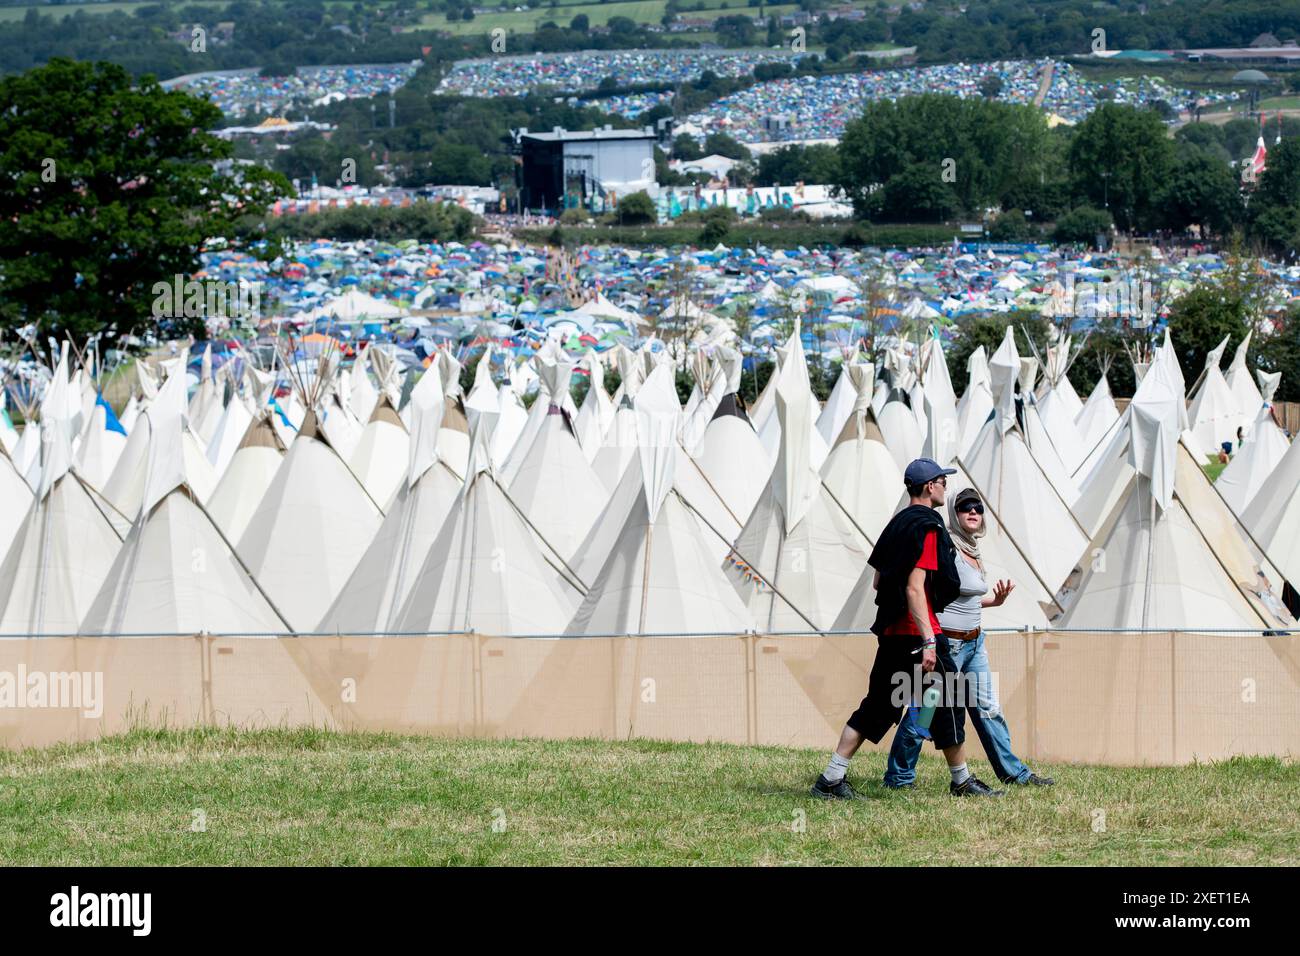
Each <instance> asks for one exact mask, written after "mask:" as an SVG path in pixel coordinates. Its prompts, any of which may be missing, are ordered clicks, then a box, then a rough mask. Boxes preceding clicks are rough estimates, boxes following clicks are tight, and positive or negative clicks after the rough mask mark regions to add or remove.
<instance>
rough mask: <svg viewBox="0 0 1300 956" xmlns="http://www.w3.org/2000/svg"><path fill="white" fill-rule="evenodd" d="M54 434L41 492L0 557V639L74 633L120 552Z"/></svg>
mask: <svg viewBox="0 0 1300 956" xmlns="http://www.w3.org/2000/svg"><path fill="white" fill-rule="evenodd" d="M51 431H52V433H55V434H56V438H55V440H54V442H53V443H52V448H51V453H50V458H51V459H54V460H50V461H47V467H46V469H45V480H44V482H43V487H42V489H41V494H40V495H39V496H37V497H36V499H35V500H34V501H33V503H32V504H31V506H30V508H29V509H28V511H27V515H26V517H25V518H24V520H23V523H22V525H21V526H20V527H19V529H18V532H17V534H16V536H15V538H14V541H13V543H12V545H11V546H10V548H9V549H8V552H7V555H6V556H5V557H4V558H3V559H0V635H15V634H22V635H49V634H75V633H77V629H78V627H79V626H80V625H81V620H82V618H83V616H84V615H85V614H86V612H87V611H88V610H89V609H90V605H91V602H92V601H93V600H94V598H95V595H96V593H97V592H98V591H99V587H100V585H101V584H102V583H103V581H104V578H105V577H106V576H107V574H108V571H109V568H110V567H111V566H112V564H113V559H114V558H115V557H116V556H117V552H118V550H119V549H120V548H121V546H122V538H121V537H120V536H119V534H118V533H117V531H116V529H115V528H114V526H113V524H112V523H111V522H110V521H109V519H108V517H107V514H106V512H105V511H104V508H105V507H107V506H106V505H103V504H101V503H100V502H98V501H97V500H96V499H95V497H94V496H93V493H92V492H91V491H88V490H87V489H86V487H85V484H84V483H83V482H82V480H81V478H80V477H79V476H78V475H77V474H76V473H75V471H74V470H73V468H72V463H71V459H72V451H71V448H70V447H69V445H68V440H67V435H66V433H64V432H63V431H62V430H61V429H52V430H51ZM58 446H62V447H58ZM3 457H4V456H3V454H2V453H0V459H3ZM4 464H5V463H4V461H0V469H2V468H4Z"/></svg>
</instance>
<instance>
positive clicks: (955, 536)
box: [948, 488, 988, 561]
mask: <svg viewBox="0 0 1300 956" xmlns="http://www.w3.org/2000/svg"><path fill="white" fill-rule="evenodd" d="M963 501H979V502H980V503H981V504H982V503H983V500H982V499H981V498H980V496H979V492H978V491H976V490H975V489H974V488H963V489H962V490H961V491H959V492H957V493H956V494H955V495H953V496H952V497H951V498H949V499H948V536H949V537H950V538H952V543H953V544H955V545H956V546H957V548H958V550H960V551H961V552H962V553H964V554H967V555H969V556H970V557H972V558H974V559H975V560H976V561H978V560H979V559H980V543H979V539H980V538H982V537H984V533H985V531H987V530H988V524H987V522H985V521H981V522H980V529H979V531H977V532H975V533H974V534H971V533H970V532H969V531H967V530H966V527H965V526H964V525H963V524H962V522H961V515H959V514H957V505H959V504H961V503H962V502H963ZM985 507H986V508H987V506H985ZM981 517H983V516H981Z"/></svg>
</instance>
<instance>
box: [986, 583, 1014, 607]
mask: <svg viewBox="0 0 1300 956" xmlns="http://www.w3.org/2000/svg"><path fill="white" fill-rule="evenodd" d="M1015 589H1016V586H1015V585H1014V584H1012V583H1011V582H1010V581H997V582H995V583H994V585H993V600H991V601H989V603H988V606H989V607H1001V606H1002V605H1003V604H1005V603H1006V600H1007V595H1009V594H1010V593H1011V592H1012V591H1014V590H1015Z"/></svg>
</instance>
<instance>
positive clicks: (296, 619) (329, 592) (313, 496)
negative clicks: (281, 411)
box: [238, 353, 381, 631]
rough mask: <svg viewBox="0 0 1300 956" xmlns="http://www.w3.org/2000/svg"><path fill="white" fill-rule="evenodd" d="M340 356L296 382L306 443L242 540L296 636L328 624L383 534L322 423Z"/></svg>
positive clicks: (290, 457)
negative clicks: (324, 397)
mask: <svg viewBox="0 0 1300 956" xmlns="http://www.w3.org/2000/svg"><path fill="white" fill-rule="evenodd" d="M334 354H335V353H326V354H324V355H322V356H321V361H322V363H323V364H324V365H326V366H327V367H326V368H322V369H318V370H317V371H316V372H315V373H314V375H313V377H311V378H308V377H307V376H306V375H305V374H297V373H295V374H296V387H297V388H298V390H299V391H300V392H301V394H302V400H303V404H304V405H305V406H306V407H307V409H308V412H307V417H306V419H305V420H304V421H303V424H302V428H301V429H299V431H298V437H297V438H295V439H294V441H293V444H292V445H291V446H290V447H289V451H288V453H287V454H286V455H285V456H284V461H282V462H281V463H280V468H279V470H278V471H277V472H276V474H275V478H274V480H273V481H272V482H271V485H270V487H269V488H267V490H266V494H265V495H263V497H262V501H261V503H260V504H259V505H258V507H257V510H256V511H255V512H254V513H253V517H252V518H251V519H250V520H249V522H248V526H247V528H245V530H244V533H243V535H242V536H241V537H240V539H239V544H238V549H239V554H240V556H241V557H242V558H243V559H244V561H245V562H247V564H248V567H249V568H250V569H251V570H252V573H253V575H254V576H255V577H256V578H257V580H258V582H259V583H260V584H261V585H262V587H263V588H265V589H266V592H267V594H269V595H270V596H271V599H272V600H273V601H275V603H276V605H277V606H278V607H279V609H280V612H281V613H282V614H283V615H284V616H285V618H286V620H287V621H288V622H289V625H290V626H291V627H292V628H293V629H294V630H295V631H307V630H309V629H311V628H312V627H314V626H315V625H316V623H317V622H318V621H319V620H320V614H321V608H322V607H328V605H329V603H330V602H332V601H333V600H334V599H335V598H336V597H337V596H338V594H339V592H340V591H341V590H342V588H343V585H344V584H345V583H347V580H348V577H349V576H350V575H351V574H352V571H353V570H354V569H355V568H356V566H357V562H358V561H359V560H360V559H361V555H362V554H363V553H364V551H365V549H366V546H367V545H369V544H370V541H371V539H372V538H374V536H375V532H376V531H378V530H379V523H380V517H381V512H380V508H379V506H378V504H376V503H375V501H374V500H373V499H372V498H371V497H370V496H369V495H368V494H367V493H366V491H365V488H364V487H363V486H362V484H361V482H359V481H358V480H357V478H356V476H355V475H354V474H353V473H352V472H351V471H350V470H349V469H348V466H347V465H346V464H345V463H344V461H343V459H342V458H341V457H340V456H339V454H338V453H337V452H336V451H335V450H334V448H333V446H332V445H330V443H329V441H328V439H327V438H326V437H325V435H324V433H323V432H322V431H321V429H320V426H319V424H318V421H317V418H316V414H317V413H316V407H317V402H318V401H319V399H320V398H321V394H320V390H321V389H322V388H324V387H325V386H324V383H325V382H327V381H328V380H329V368H328V366H329V365H331V364H332V362H333V360H334Z"/></svg>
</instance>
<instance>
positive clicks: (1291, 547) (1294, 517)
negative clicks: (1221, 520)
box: [1241, 441, 1300, 588]
mask: <svg viewBox="0 0 1300 956" xmlns="http://www.w3.org/2000/svg"><path fill="white" fill-rule="evenodd" d="M1241 520H1242V523H1243V524H1244V525H1245V526H1246V528H1247V530H1249V531H1250V533H1251V535H1252V536H1253V537H1254V540H1255V541H1256V542H1258V543H1259V545H1260V547H1262V548H1263V549H1264V553H1265V554H1266V555H1267V556H1268V558H1269V560H1270V561H1271V562H1272V563H1273V565H1274V566H1275V567H1276V568H1277V569H1278V571H1279V572H1281V574H1282V576H1283V577H1284V578H1285V579H1286V580H1287V581H1289V582H1291V586H1292V587H1295V588H1300V583H1297V582H1300V441H1292V442H1291V447H1290V448H1288V449H1287V452H1286V455H1284V456H1283V458H1282V460H1281V461H1280V462H1278V464H1277V467H1276V468H1274V469H1273V471H1272V472H1271V473H1270V474H1269V477H1268V480H1267V481H1265V482H1264V486H1263V487H1262V488H1261V489H1260V490H1259V492H1258V493H1257V494H1256V495H1255V497H1254V499H1253V500H1252V501H1251V502H1250V504H1249V505H1248V506H1247V507H1246V510H1245V511H1244V512H1243V513H1242V516H1241Z"/></svg>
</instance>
